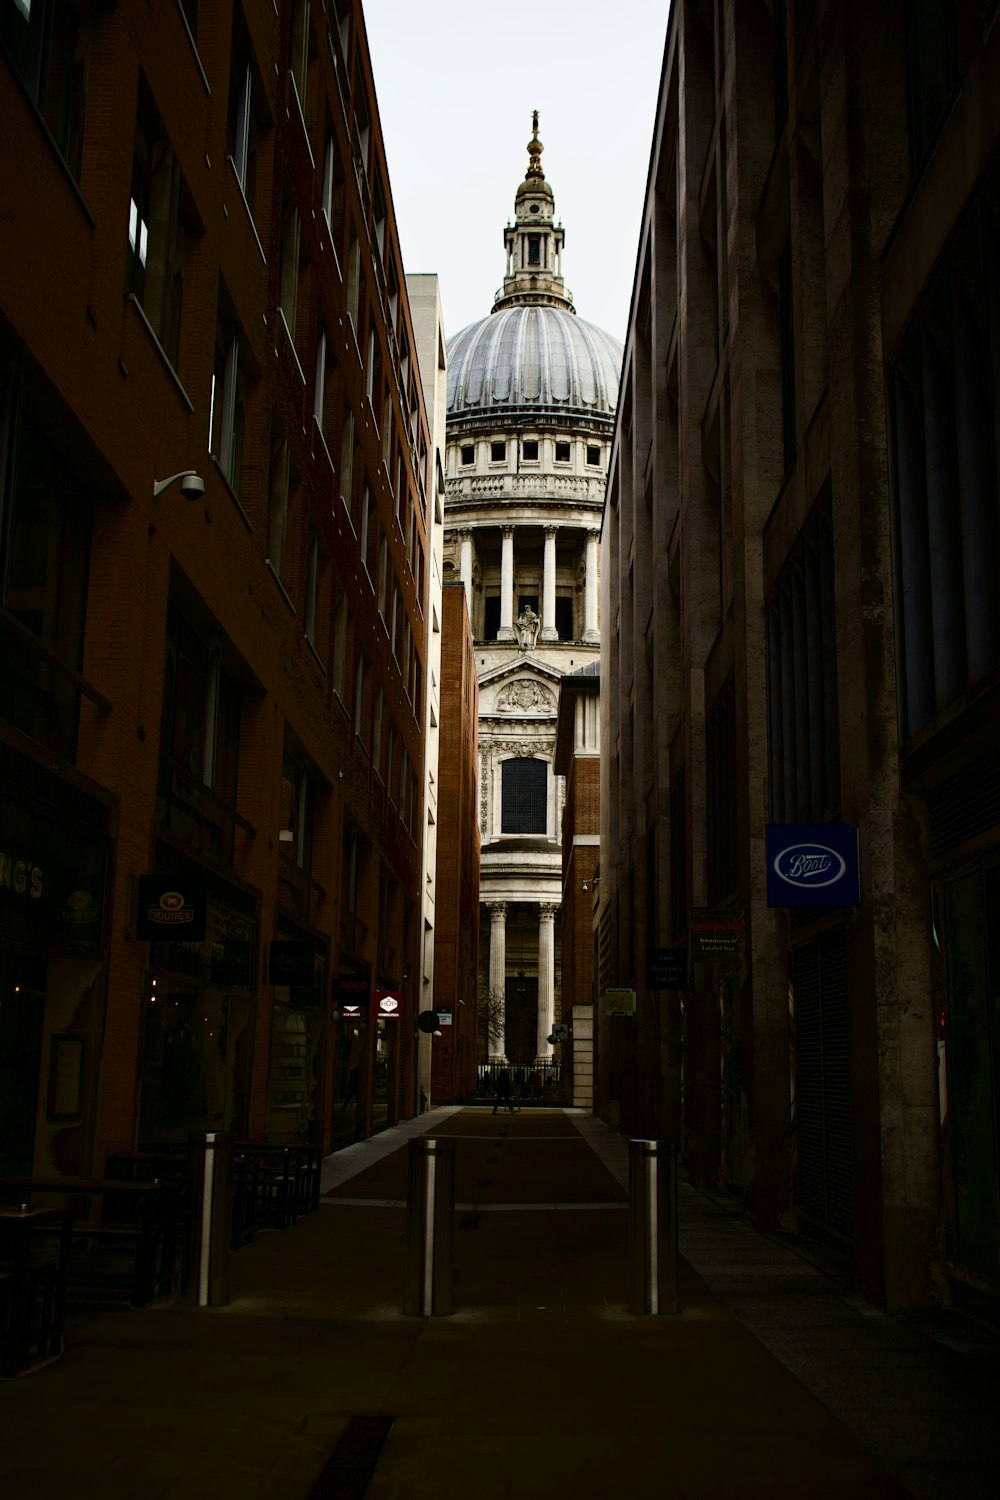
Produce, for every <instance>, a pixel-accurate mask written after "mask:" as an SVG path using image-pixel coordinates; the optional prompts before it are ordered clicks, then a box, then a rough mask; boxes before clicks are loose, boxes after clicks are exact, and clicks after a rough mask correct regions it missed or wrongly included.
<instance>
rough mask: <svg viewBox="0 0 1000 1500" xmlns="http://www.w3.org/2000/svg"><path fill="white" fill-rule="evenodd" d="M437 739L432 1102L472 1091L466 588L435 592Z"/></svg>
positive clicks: (474, 834)
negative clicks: (436, 1025) (436, 1026)
mask: <svg viewBox="0 0 1000 1500" xmlns="http://www.w3.org/2000/svg"><path fill="white" fill-rule="evenodd" d="M440 728H441V732H440V741H439V746H440V748H439V755H438V792H437V819H438V829H437V848H438V869H437V898H436V901H435V913H436V915H435V929H434V1009H435V1010H436V1011H437V1014H438V1016H439V1017H442V1018H443V1020H442V1024H441V1032H440V1035H439V1036H434V1037H432V1038H431V1046H432V1054H431V1099H432V1101H433V1103H435V1104H450V1103H457V1102H458V1101H459V1100H461V1099H471V1098H472V1097H473V1096H474V1094H475V1091H476V1023H477V1014H478V1007H477V1004H476V980H477V973H478V968H479V820H478V798H477V774H478V766H479V685H478V681H477V678H476V658H475V652H474V649H473V643H472V629H471V626H470V623H469V611H468V607H467V604H466V597H465V589H464V588H463V586H462V584H461V583H459V582H455V581H452V582H449V583H445V584H444V586H443V588H442V590H441V726H440Z"/></svg>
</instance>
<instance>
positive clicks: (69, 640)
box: [0, 378, 91, 760]
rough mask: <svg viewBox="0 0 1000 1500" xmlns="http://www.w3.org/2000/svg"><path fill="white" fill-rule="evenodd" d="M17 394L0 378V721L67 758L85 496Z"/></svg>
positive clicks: (78, 641)
mask: <svg viewBox="0 0 1000 1500" xmlns="http://www.w3.org/2000/svg"><path fill="white" fill-rule="evenodd" d="M19 398H20V392H19V390H18V386H17V384H16V382H15V380H14V379H12V378H8V380H7V382H6V386H4V385H3V384H0V606H2V613H0V719H6V720H7V722H8V723H11V724H14V725H16V726H17V728H18V729H20V730H21V731H22V732H23V733H25V734H27V735H29V736H30V737H31V738H32V739H33V740H36V741H37V742H38V743H39V744H42V745H45V746H46V747H47V748H49V749H51V750H54V751H55V752H56V753H57V754H59V755H62V756H63V757H64V758H65V759H67V760H72V759H73V758H74V755H75V752H76V725H77V707H78V703H79V691H78V687H77V685H76V683H75V682H74V681H72V680H71V679H70V678H69V677H68V676H64V675H62V674H61V673H60V672H59V669H58V665H57V663H63V664H64V665H65V667H66V668H68V669H69V672H71V673H74V674H75V673H77V672H79V671H80V668H81V666H82V660H83V636H84V625H85V620H86V610H87V578H88V572H89V558H90V527H91V503H90V497H89V495H88V494H87V493H86V491H85V490H84V489H83V487H82V485H80V484H79V483H78V482H77V480H76V478H75V476H74V475H73V473H72V471H71V470H70V469H69V468H67V466H66V465H65V464H64V463H63V462H62V460H61V459H60V458H59V457H58V455H57V454H56V452H55V450H54V449H53V446H52V440H51V434H50V433H49V432H48V431H43V430H42V428H41V427H37V426H36V425H35V424H34V422H32V421H30V420H29V419H28V417H27V416H26V415H22V412H21V408H20V399H19ZM9 622H10V623H11V624H12V625H13V627H14V628H13V629H9V628H8V623H9ZM17 627H20V628H19V629H18V628H17ZM24 631H27V632H30V635H29V636H28V637H27V638H25V637H24V636H23V635H22V632H24ZM32 637H34V638H36V639H37V640H38V641H39V642H40V643H41V645H42V646H43V647H46V648H47V650H48V652H51V653H52V658H53V659H52V660H50V659H49V658H48V656H47V653H46V654H41V653H39V654H37V655H36V653H35V652H34V651H33V650H32V648H31V645H30V640H31V638H32Z"/></svg>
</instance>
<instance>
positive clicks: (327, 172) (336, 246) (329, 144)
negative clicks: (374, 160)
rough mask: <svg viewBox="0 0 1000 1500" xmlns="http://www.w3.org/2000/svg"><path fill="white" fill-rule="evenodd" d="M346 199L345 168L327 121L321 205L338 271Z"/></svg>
mask: <svg viewBox="0 0 1000 1500" xmlns="http://www.w3.org/2000/svg"><path fill="white" fill-rule="evenodd" d="M344 199H345V183H344V168H343V164H342V162H341V160H340V152H339V151H338V150H337V141H336V137H335V136H334V133H333V126H332V125H331V123H330V121H329V120H327V126H326V153H325V155H324V157H323V196H322V199H321V204H322V209H323V214H324V217H325V218H326V223H327V228H328V229H329V231H330V238H331V240H332V241H333V250H334V254H335V255H336V256H337V269H338V271H339V269H340V256H341V255H343V253H344V243H343V240H344Z"/></svg>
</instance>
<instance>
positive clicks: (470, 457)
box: [462, 443, 476, 468]
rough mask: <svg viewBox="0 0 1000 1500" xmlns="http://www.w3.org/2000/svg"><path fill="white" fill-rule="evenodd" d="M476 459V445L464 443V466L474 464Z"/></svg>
mask: <svg viewBox="0 0 1000 1500" xmlns="http://www.w3.org/2000/svg"><path fill="white" fill-rule="evenodd" d="M475 461H476V449H475V445H474V444H472V443H463V444H462V466H463V468H468V466H469V464H474V463H475Z"/></svg>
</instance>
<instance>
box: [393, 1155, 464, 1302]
mask: <svg viewBox="0 0 1000 1500" xmlns="http://www.w3.org/2000/svg"><path fill="white" fill-rule="evenodd" d="M454 1219H455V1142H454V1141H439V1140H436V1139H435V1138H434V1137H433V1136H426V1135H422V1136H418V1137H417V1138H416V1139H415V1140H412V1141H411V1142H410V1151H409V1180H408V1185H407V1194H406V1283H405V1287H404V1292H403V1311H404V1313H410V1314H411V1315H412V1316H414V1317H417V1318H426V1317H430V1316H431V1314H434V1315H435V1316H437V1317H441V1316H445V1315H447V1314H448V1313H450V1312H451V1311H452V1241H453V1238H454Z"/></svg>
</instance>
